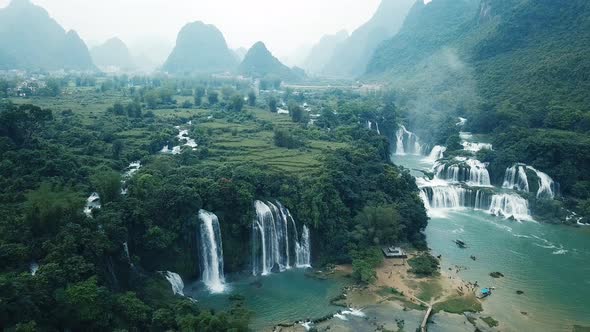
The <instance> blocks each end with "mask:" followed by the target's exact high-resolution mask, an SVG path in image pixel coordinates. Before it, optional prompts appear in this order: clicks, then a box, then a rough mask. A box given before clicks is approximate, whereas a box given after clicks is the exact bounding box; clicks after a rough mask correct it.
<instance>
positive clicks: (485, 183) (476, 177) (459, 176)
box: [434, 157, 491, 187]
mask: <svg viewBox="0 0 590 332" xmlns="http://www.w3.org/2000/svg"><path fill="white" fill-rule="evenodd" d="M455 160H456V161H457V162H456V163H453V164H448V163H444V162H436V163H435V166H434V172H435V177H436V178H437V179H440V180H448V181H451V182H455V183H458V182H466V183H467V184H469V185H472V186H479V187H490V186H491V181H490V173H489V172H488V170H487V168H486V164H484V163H482V162H481V161H479V160H476V159H465V158H459V157H458V158H455Z"/></svg>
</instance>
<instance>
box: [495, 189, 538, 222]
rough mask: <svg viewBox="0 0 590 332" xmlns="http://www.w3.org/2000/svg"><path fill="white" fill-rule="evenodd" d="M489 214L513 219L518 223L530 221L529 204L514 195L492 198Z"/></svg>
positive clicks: (501, 195)
mask: <svg viewBox="0 0 590 332" xmlns="http://www.w3.org/2000/svg"><path fill="white" fill-rule="evenodd" d="M488 212H489V213H490V214H493V215H495V216H499V217H504V218H506V219H508V218H514V219H516V220H518V221H523V220H532V219H533V218H532V217H531V215H530V212H529V204H528V202H527V200H526V199H524V198H522V197H520V196H518V195H516V194H500V195H494V196H492V202H491V205H490V209H489V210H488Z"/></svg>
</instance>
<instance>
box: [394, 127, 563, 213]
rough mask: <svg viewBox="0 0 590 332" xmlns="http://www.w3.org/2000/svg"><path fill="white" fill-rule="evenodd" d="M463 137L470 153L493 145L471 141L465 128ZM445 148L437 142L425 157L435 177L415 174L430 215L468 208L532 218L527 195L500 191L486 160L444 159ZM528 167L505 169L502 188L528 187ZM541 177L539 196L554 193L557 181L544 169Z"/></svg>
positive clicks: (520, 165) (400, 135) (527, 189)
mask: <svg viewBox="0 0 590 332" xmlns="http://www.w3.org/2000/svg"><path fill="white" fill-rule="evenodd" d="M457 125H461V124H460V123H459V124H457ZM402 132H403V133H404V134H403V135H402ZM404 135H406V134H405V132H404V128H401V129H400V131H398V136H399V137H400V138H401V137H402V136H404ZM461 138H462V139H463V146H464V147H467V148H466V149H465V150H468V151H470V154H471V152H475V151H476V150H479V147H482V148H489V149H491V145H487V144H484V143H477V142H472V141H471V140H472V139H473V135H471V134H470V133H465V132H462V133H461ZM465 143H469V144H465ZM398 144H400V142H398ZM404 147H405V145H404ZM476 147H477V148H476ZM445 152H446V148H445V147H444V146H438V145H437V146H435V147H433V148H432V150H431V152H430V155H428V156H427V157H425V158H424V159H423V161H425V162H428V163H432V165H433V167H432V171H433V173H434V178H432V179H430V178H428V177H418V178H416V184H417V185H418V188H419V189H420V194H419V195H420V198H421V199H422V201H423V202H424V207H425V208H426V210H427V211H428V214H429V215H430V216H431V217H433V216H438V217H445V215H446V212H445V211H449V210H457V209H466V208H469V209H474V210H479V211H485V212H486V213H489V214H492V215H495V216H499V217H503V218H506V219H515V220H519V221H525V220H526V221H528V220H533V219H532V217H531V215H530V211H529V206H528V201H527V200H526V199H525V198H523V197H521V196H520V195H518V194H516V193H504V192H498V189H496V188H494V187H493V186H492V185H491V181H490V178H491V177H490V173H489V171H488V169H487V164H486V163H482V162H481V161H479V160H477V159H475V158H473V157H465V156H458V157H454V158H452V159H444V153H445ZM527 168H528V167H527V166H526V165H522V164H515V165H514V166H512V167H510V168H508V169H506V173H505V176H504V183H503V188H504V189H509V190H520V191H529V184H528V179H527V173H526V170H527ZM529 169H530V170H531V171H533V170H534V169H532V168H529ZM534 171H536V170H534ZM536 172H538V171H536ZM539 173H540V172H539ZM538 178H539V182H540V184H539V193H538V194H537V196H546V197H549V196H550V195H552V193H553V192H554V191H553V188H554V187H555V185H554V184H553V181H552V180H551V178H550V177H548V176H547V175H546V174H544V173H543V174H540V175H538Z"/></svg>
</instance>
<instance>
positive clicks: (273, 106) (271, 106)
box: [268, 97, 277, 113]
mask: <svg viewBox="0 0 590 332" xmlns="http://www.w3.org/2000/svg"><path fill="white" fill-rule="evenodd" d="M268 109H269V110H270V111H271V112H272V113H276V112H277V100H276V99H275V97H270V99H269V100H268Z"/></svg>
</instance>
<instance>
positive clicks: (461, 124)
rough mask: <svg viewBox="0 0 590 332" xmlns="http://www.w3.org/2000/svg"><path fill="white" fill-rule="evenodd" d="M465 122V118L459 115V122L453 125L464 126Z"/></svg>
mask: <svg viewBox="0 0 590 332" xmlns="http://www.w3.org/2000/svg"><path fill="white" fill-rule="evenodd" d="M466 123H467V119H465V118H462V117H459V122H457V123H456V124H455V125H457V126H464V125H465V124H466Z"/></svg>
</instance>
